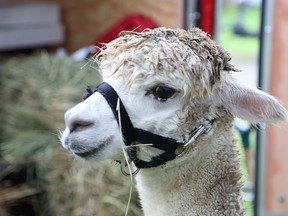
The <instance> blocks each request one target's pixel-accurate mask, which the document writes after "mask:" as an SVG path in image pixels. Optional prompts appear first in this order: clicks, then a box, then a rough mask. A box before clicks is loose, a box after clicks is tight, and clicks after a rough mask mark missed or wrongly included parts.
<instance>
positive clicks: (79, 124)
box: [68, 120, 93, 133]
mask: <svg viewBox="0 0 288 216" xmlns="http://www.w3.org/2000/svg"><path fill="white" fill-rule="evenodd" d="M92 124H93V123H92V122H90V121H83V120H77V121H73V122H71V124H70V126H68V127H69V130H70V133H72V132H74V131H76V130H77V131H80V130H85V129H86V128H88V127H90V126H91V125H92Z"/></svg>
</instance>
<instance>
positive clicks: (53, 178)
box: [0, 0, 288, 216]
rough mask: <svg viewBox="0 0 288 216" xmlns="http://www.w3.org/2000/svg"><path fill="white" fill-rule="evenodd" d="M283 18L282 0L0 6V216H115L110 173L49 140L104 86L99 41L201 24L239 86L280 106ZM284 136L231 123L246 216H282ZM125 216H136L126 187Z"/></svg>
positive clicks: (121, 202)
mask: <svg viewBox="0 0 288 216" xmlns="http://www.w3.org/2000/svg"><path fill="white" fill-rule="evenodd" d="M287 14H288V1H287V0H277V1H269V0H262V1H261V0H247V1H245V0H158V1H154V0H121V1H120V0H105V1H101V0H83V1H70V0H0V97H1V98H0V99H1V106H0V119H1V121H2V122H1V124H0V216H2V215H3V216H12V215H13V216H14V215H15V216H20V215H21V216H36V215H37V216H38V215H39V216H42V215H43V216H50V215H51V216H54V215H63V216H66V215H67V216H68V215H69V216H92V215H93V216H94V215H99V216H106V215H107V216H108V215H109V216H111V215H115V216H118V215H124V213H125V208H126V205H127V201H128V194H129V184H130V182H129V178H127V177H125V176H123V175H122V174H121V172H120V171H119V167H118V165H117V164H116V163H114V162H111V161H105V162H102V163H100V164H99V163H97V164H91V163H90V164H88V163H85V162H80V161H77V160H75V159H74V158H73V156H72V155H70V154H69V153H68V152H67V151H66V150H64V149H63V148H62V147H61V145H60V144H59V140H58V135H59V131H61V130H63V129H64V127H65V126H64V119H63V115H64V112H65V111H66V110H67V109H69V108H71V107H72V106H73V105H75V104H76V103H78V102H80V101H81V100H82V96H83V94H84V91H85V88H86V87H87V86H90V87H92V88H93V87H96V86H97V85H98V84H99V83H100V82H101V76H100V74H99V73H98V67H97V64H96V62H95V61H93V59H92V56H94V55H95V53H97V52H98V51H99V48H101V46H102V43H107V42H109V41H111V40H113V39H114V38H116V37H117V36H118V35H119V33H120V32H121V31H122V30H134V31H142V30H144V29H146V28H151V29H152V28H156V27H159V26H166V27H171V28H186V29H188V28H189V27H191V26H197V27H200V28H201V29H203V30H204V31H206V32H208V33H209V34H210V35H211V37H212V38H213V39H214V40H216V41H217V42H218V43H220V44H221V45H222V46H223V47H224V48H225V49H226V50H227V51H229V52H230V53H231V55H232V64H234V65H235V66H236V68H238V69H240V70H242V72H239V73H234V75H235V77H236V78H237V79H239V80H240V82H243V83H246V84H248V85H252V86H255V87H259V88H261V89H262V90H264V91H267V92H269V93H271V94H273V95H274V96H276V97H277V98H279V99H280V101H281V102H282V103H283V104H284V106H286V107H288V97H287V92H288V88H287V86H288V85H287V84H288V72H287V67H288V65H287V64H288V61H287V59H288V51H286V50H287V49H285V46H286V47H287V46H288V44H287V42H286V36H285V35H286V34H288V28H287V24H286V23H287V21H288V16H287ZM286 126H287V125H286ZM287 132H288V130H287V128H285V125H284V126H282V127H275V126H269V127H265V126H263V125H251V124H250V123H249V122H246V121H243V120H241V119H236V120H235V138H236V140H237V145H238V147H239V151H240V153H241V168H242V171H243V173H244V176H243V178H242V179H241V181H243V184H244V187H243V192H244V194H243V197H244V200H245V206H246V208H247V213H246V215H249V216H250V215H260V216H274V215H275V216H276V215H277V216H282V215H288V186H287V185H288V184H287V179H288V160H287V154H288V145H287V144H286V143H285V140H287V138H288V137H287V134H288V133H287ZM129 215H131V216H133V215H135V216H138V215H141V208H140V205H139V203H138V198H137V192H136V191H135V189H134V192H133V195H132V203H131V207H130V211H129Z"/></svg>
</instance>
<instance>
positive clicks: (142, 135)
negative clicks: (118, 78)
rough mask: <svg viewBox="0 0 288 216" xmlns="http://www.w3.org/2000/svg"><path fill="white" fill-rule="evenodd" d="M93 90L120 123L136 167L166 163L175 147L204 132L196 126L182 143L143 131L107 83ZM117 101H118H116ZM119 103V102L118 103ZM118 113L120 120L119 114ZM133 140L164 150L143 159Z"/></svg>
mask: <svg viewBox="0 0 288 216" xmlns="http://www.w3.org/2000/svg"><path fill="white" fill-rule="evenodd" d="M94 92H99V93H100V94H102V95H103V97H104V98H105V99H106V101H107V102H108V104H109V106H110V108H111V110H112V112H113V114H114V117H115V118H116V120H117V122H118V125H120V124H121V130H122V135H123V138H124V143H125V145H126V146H128V147H129V148H127V154H128V156H129V158H130V160H131V161H133V162H134V164H135V166H136V167H137V168H150V167H156V166H160V165H164V164H166V162H167V161H170V160H173V159H175V158H176V156H177V154H176V149H177V148H179V147H185V146H186V145H187V144H188V143H189V144H190V143H191V142H193V141H194V140H195V139H196V137H197V136H198V135H200V134H202V132H204V127H203V126H202V125H201V126H200V127H199V128H196V129H195V130H194V131H192V136H191V138H190V139H189V141H188V142H186V143H183V142H179V141H177V140H175V139H172V138H168V137H163V136H160V135H157V134H154V133H151V132H149V131H145V130H142V129H139V128H134V127H133V124H132V122H131V120H130V118H129V115H128V113H127V111H126V109H125V107H124V105H123V103H122V102H121V99H120V98H119V96H118V94H117V93H116V91H115V90H114V89H113V88H112V86H110V85H109V84H108V83H105V82H103V83H101V84H100V85H99V86H98V87H97V88H96V89H95V91H94ZM118 101H119V102H118ZM118 103H119V104H118ZM117 105H118V106H119V107H120V111H117ZM118 113H120V116H121V118H120V121H121V122H119V116H118ZM214 121H215V119H213V120H211V121H209V122H210V124H211V126H212V124H213V123H214ZM135 142H139V143H142V144H152V147H154V148H157V149H161V150H163V151H164V152H163V153H162V154H160V155H158V156H154V157H152V158H151V160H150V161H143V160H140V159H139V158H138V157H137V152H136V146H134V144H135Z"/></svg>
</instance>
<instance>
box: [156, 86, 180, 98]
mask: <svg viewBox="0 0 288 216" xmlns="http://www.w3.org/2000/svg"><path fill="white" fill-rule="evenodd" d="M175 92H176V90H175V89H173V88H170V87H167V86H156V87H154V88H152V89H151V93H152V94H153V95H154V97H155V98H156V99H157V100H159V101H162V102H164V101H167V99H168V98H171V97H172V96H173V95H174V94H175Z"/></svg>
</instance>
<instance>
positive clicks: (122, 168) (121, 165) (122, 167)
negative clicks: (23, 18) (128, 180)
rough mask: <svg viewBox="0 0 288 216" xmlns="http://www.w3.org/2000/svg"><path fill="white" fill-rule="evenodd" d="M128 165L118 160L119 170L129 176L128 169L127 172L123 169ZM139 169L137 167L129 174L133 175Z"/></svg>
mask: <svg viewBox="0 0 288 216" xmlns="http://www.w3.org/2000/svg"><path fill="white" fill-rule="evenodd" d="M127 166H128V165H127V164H126V163H122V162H120V170H121V173H122V174H123V175H124V176H130V173H129V171H128V172H127V171H126V170H125V167H127ZM139 171H140V169H139V168H137V169H136V170H135V171H133V172H132V173H131V174H132V176H135V175H136V174H137V173H138V172H139Z"/></svg>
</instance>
